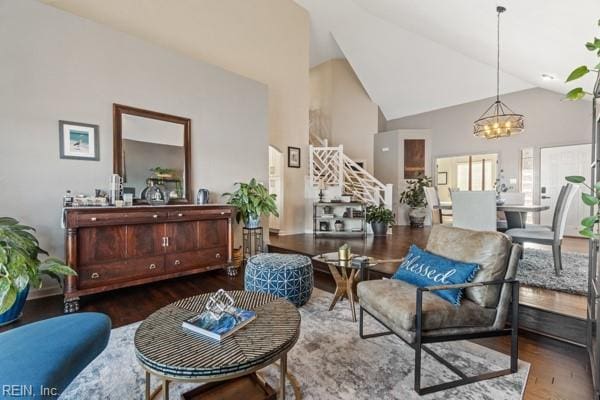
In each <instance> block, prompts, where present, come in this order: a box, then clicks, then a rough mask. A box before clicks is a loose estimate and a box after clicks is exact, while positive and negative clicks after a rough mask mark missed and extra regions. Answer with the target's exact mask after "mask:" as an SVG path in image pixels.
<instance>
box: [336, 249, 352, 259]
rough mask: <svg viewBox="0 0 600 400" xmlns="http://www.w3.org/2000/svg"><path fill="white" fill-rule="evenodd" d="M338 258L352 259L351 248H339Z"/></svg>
mask: <svg viewBox="0 0 600 400" xmlns="http://www.w3.org/2000/svg"><path fill="white" fill-rule="evenodd" d="M338 259H339V260H340V261H347V260H349V259H350V249H349V248H347V249H342V248H340V249H338Z"/></svg>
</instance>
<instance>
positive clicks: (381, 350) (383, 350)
mask: <svg viewBox="0 0 600 400" xmlns="http://www.w3.org/2000/svg"><path fill="white" fill-rule="evenodd" d="M331 298H332V295H331V294H329V293H327V292H324V291H321V290H318V289H315V290H314V292H313V295H312V297H311V300H310V302H309V303H308V304H307V305H306V306H304V307H302V308H301V309H300V313H301V314H302V323H301V334H300V338H299V340H298V343H297V344H296V346H295V347H294V348H293V349H292V350H291V351H290V353H289V355H288V377H289V379H287V399H294V400H300V399H306V400H334V399H348V400H362V399H364V400H374V399H378V400H383V399H386V400H387V399H389V400H394V399H403V400H406V399H446V400H447V399H462V400H479V399H482V400H483V399H490V400H491V399H494V400H501V399H507V400H508V399H521V398H522V393H523V391H524V388H525V383H526V381H527V375H528V373H529V364H528V363H526V362H523V361H519V371H518V372H517V373H516V374H513V375H508V376H504V377H500V378H496V379H491V380H487V381H483V382H478V383H474V384H471V385H467V386H463V387H461V388H455V389H451V390H447V391H444V392H438V393H434V394H431V395H427V396H422V397H420V396H418V395H417V394H416V393H415V392H414V391H413V389H412V387H413V379H414V378H413V361H414V357H413V356H414V353H413V351H412V349H411V348H410V347H408V345H406V344H404V342H402V341H401V340H400V339H398V338H395V337H392V336H383V337H378V338H374V339H368V340H362V339H360V337H359V336H358V324H357V323H354V322H352V319H351V316H350V309H349V305H348V302H347V301H342V302H339V303H338V304H337V305H336V307H335V309H334V310H333V311H327V309H328V306H329V303H330V301H331ZM365 321H366V324H365V328H366V332H373V331H376V330H380V327H379V325H378V324H377V323H376V322H374V321H373V320H371V319H368V320H365ZM138 325H139V323H136V324H131V325H127V326H124V327H121V328H117V329H114V330H113V331H112V334H111V338H110V342H109V344H108V347H107V348H106V350H105V351H104V352H103V353H102V354H101V355H100V356H99V357H98V358H97V359H96V360H94V361H93V362H92V363H91V364H90V365H89V366H88V367H87V368H86V369H85V370H84V371H83V372H82V373H81V374H80V375H79V377H78V378H77V379H76V380H75V381H73V383H72V384H71V385H70V386H69V387H68V388H67V390H66V391H65V393H64V394H63V396H62V397H61V399H62V400H81V399H86V400H96V399H98V400H100V399H115V400H117V399H118V400H122V399H128V400H137V399H143V387H144V374H143V372H142V368H141V367H140V366H139V365H138V363H137V361H136V359H135V355H134V349H133V336H134V333H135V330H136V328H137V326H138ZM431 347H432V348H434V349H435V350H437V351H439V353H440V354H441V355H442V356H443V357H444V358H445V359H446V360H448V361H451V362H453V363H454V365H456V366H458V367H459V368H461V369H463V371H465V372H466V373H467V374H474V373H481V372H485V371H489V370H494V369H504V368H508V365H509V357H508V356H506V355H504V354H502V353H499V352H496V351H494V350H490V349H488V348H486V347H483V346H479V345H477V344H474V343H471V342H468V341H460V342H452V343H448V344H443V345H435V346H433V345H432V346H431ZM422 365H423V372H422V378H421V379H422V382H423V384H425V385H430V384H435V383H439V382H440V381H441V380H444V381H447V380H453V379H456V378H457V376H456V375H454V374H453V373H452V372H451V371H449V370H447V369H446V368H445V367H443V366H442V365H441V364H439V363H438V362H437V361H436V360H434V359H433V358H432V357H431V356H429V355H428V354H424V355H423V362H422ZM260 374H261V375H262V376H263V377H264V378H265V379H266V380H267V382H269V383H270V384H271V386H272V387H274V388H277V382H278V369H277V366H270V367H268V368H266V369H264V370H262V371H261V372H260ZM195 386H197V385H196V384H180V383H174V384H172V385H171V391H170V396H171V397H170V398H171V399H179V398H180V397H179V396H180V394H181V393H182V392H185V391H187V390H189V389H190V388H193V387H195Z"/></svg>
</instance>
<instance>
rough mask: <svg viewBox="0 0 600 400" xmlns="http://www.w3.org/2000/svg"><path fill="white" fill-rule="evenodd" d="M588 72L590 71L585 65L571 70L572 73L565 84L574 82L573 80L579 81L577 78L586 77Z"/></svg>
mask: <svg viewBox="0 0 600 400" xmlns="http://www.w3.org/2000/svg"><path fill="white" fill-rule="evenodd" d="M594 47H595V46H594ZM589 72H590V70H589V68H588V67H587V66H586V65H582V66H580V67H577V68H575V69H574V70H573V72H571V74H570V75H569V77H568V78H567V80H566V82H571V81H574V80H575V79H579V78H581V77H582V76H584V75H586V74H587V73H589Z"/></svg>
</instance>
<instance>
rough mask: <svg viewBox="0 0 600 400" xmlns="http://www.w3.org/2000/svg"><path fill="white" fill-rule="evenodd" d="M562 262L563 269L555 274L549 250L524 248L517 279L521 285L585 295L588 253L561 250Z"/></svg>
mask: <svg viewBox="0 0 600 400" xmlns="http://www.w3.org/2000/svg"><path fill="white" fill-rule="evenodd" d="M562 264H563V270H562V272H561V274H560V276H556V275H555V274H554V259H553V258H552V251H551V250H541V249H530V248H525V252H524V253H523V259H522V260H521V262H520V263H519V268H518V270H517V279H518V280H519V282H521V285H526V286H535V287H540V288H544V289H552V290H557V291H560V292H566V293H575V294H582V295H586V294H587V284H588V281H587V276H588V255H587V254H581V253H567V252H564V251H563V252H562Z"/></svg>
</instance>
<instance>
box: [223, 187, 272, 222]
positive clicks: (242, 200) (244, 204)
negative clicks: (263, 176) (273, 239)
mask: <svg viewBox="0 0 600 400" xmlns="http://www.w3.org/2000/svg"><path fill="white" fill-rule="evenodd" d="M236 185H237V186H238V189H237V190H236V191H235V192H233V193H223V196H228V197H229V200H228V201H227V204H231V205H232V206H235V207H236V208H237V215H236V220H237V222H238V223H239V222H240V221H244V225H245V226H246V228H258V226H259V224H260V217H261V216H262V215H266V216H269V215H271V214H272V215H274V216H276V217H278V216H279V213H278V212H277V203H276V202H275V200H276V199H277V196H276V195H275V194H269V190H268V189H267V188H266V187H265V186H264V185H263V184H262V183H258V182H257V181H256V179H254V178H252V179H251V180H250V182H248V183H241V182H237V183H236Z"/></svg>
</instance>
